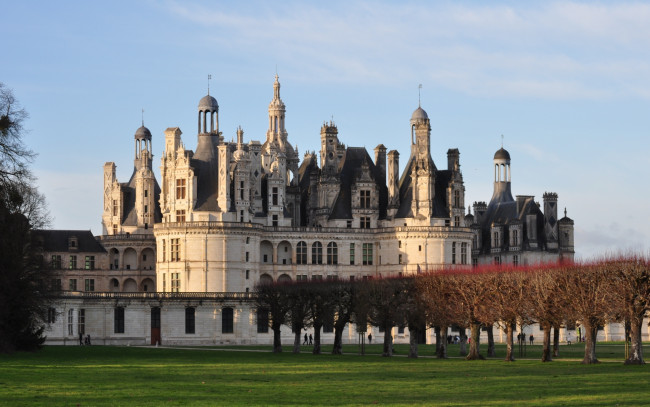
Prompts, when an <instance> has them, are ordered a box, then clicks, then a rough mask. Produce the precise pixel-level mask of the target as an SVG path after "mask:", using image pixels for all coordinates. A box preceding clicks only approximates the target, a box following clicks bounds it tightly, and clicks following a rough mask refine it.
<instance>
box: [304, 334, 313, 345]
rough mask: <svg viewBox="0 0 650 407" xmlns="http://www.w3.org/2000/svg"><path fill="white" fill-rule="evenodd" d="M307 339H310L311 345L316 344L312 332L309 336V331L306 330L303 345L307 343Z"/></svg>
mask: <svg viewBox="0 0 650 407" xmlns="http://www.w3.org/2000/svg"><path fill="white" fill-rule="evenodd" d="M307 339H309V344H310V345H313V344H314V337H313V336H311V334H309V336H307V333H306V332H305V340H304V341H303V343H302V344H303V345H307Z"/></svg>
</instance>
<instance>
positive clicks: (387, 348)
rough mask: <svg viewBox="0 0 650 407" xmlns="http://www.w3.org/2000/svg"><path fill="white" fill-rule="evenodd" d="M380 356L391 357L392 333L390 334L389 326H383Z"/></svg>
mask: <svg viewBox="0 0 650 407" xmlns="http://www.w3.org/2000/svg"><path fill="white" fill-rule="evenodd" d="M381 356H385V357H391V356H393V335H391V327H390V326H385V327H384V351H383V352H382V354H381Z"/></svg>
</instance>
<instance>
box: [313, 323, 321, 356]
mask: <svg viewBox="0 0 650 407" xmlns="http://www.w3.org/2000/svg"><path fill="white" fill-rule="evenodd" d="M322 326H323V324H314V350H313V351H312V352H311V353H312V354H314V355H320V354H321V351H320V329H321V327H322Z"/></svg>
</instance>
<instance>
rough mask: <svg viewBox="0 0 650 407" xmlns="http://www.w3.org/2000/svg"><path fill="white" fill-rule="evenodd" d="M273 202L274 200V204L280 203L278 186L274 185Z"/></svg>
mask: <svg viewBox="0 0 650 407" xmlns="http://www.w3.org/2000/svg"><path fill="white" fill-rule="evenodd" d="M271 202H272V205H277V204H278V187H273V189H272V193H271Z"/></svg>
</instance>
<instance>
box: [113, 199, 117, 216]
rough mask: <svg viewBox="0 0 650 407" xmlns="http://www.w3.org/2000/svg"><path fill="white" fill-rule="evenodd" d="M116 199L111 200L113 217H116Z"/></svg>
mask: <svg viewBox="0 0 650 407" xmlns="http://www.w3.org/2000/svg"><path fill="white" fill-rule="evenodd" d="M117 209H118V206H117V199H113V216H117Z"/></svg>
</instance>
